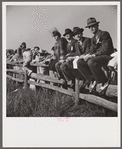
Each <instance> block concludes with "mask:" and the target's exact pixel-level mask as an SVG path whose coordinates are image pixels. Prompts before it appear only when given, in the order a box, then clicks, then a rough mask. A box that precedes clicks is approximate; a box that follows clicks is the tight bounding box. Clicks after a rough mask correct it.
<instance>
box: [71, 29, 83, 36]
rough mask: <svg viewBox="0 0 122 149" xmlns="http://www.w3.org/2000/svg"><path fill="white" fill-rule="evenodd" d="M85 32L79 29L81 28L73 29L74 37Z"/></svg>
mask: <svg viewBox="0 0 122 149" xmlns="http://www.w3.org/2000/svg"><path fill="white" fill-rule="evenodd" d="M83 31H84V29H83V28H79V27H74V28H73V35H76V34H77V33H79V32H80V33H82V32H83Z"/></svg>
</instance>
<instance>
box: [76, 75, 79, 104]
mask: <svg viewBox="0 0 122 149" xmlns="http://www.w3.org/2000/svg"><path fill="white" fill-rule="evenodd" d="M77 104H79V79H76V78H75V105H77Z"/></svg>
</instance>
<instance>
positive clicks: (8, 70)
mask: <svg viewBox="0 0 122 149" xmlns="http://www.w3.org/2000/svg"><path fill="white" fill-rule="evenodd" d="M6 71H7V72H13V73H17V74H24V70H14V69H6Z"/></svg>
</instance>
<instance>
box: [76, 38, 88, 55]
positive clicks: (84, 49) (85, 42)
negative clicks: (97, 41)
mask: <svg viewBox="0 0 122 149" xmlns="http://www.w3.org/2000/svg"><path fill="white" fill-rule="evenodd" d="M90 46H91V39H90V38H87V37H83V38H82V46H81V47H80V46H79V42H78V41H77V42H76V43H75V49H76V55H79V56H80V55H82V54H87V53H88V52H89V50H90Z"/></svg>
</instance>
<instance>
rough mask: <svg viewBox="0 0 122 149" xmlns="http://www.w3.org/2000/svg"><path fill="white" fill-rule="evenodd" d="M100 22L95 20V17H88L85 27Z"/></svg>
mask: <svg viewBox="0 0 122 149" xmlns="http://www.w3.org/2000/svg"><path fill="white" fill-rule="evenodd" d="M98 23H100V22H97V21H96V19H95V18H88V20H87V26H86V27H85V28H89V27H91V26H93V25H95V24H98Z"/></svg>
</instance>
